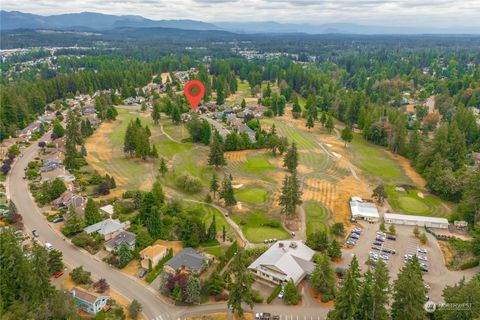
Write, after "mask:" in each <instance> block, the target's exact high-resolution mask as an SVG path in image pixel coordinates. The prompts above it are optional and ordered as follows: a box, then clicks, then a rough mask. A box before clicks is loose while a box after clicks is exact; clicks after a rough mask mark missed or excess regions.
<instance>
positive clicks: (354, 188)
mask: <svg viewBox="0 0 480 320" xmlns="http://www.w3.org/2000/svg"><path fill="white" fill-rule="evenodd" d="M336 188H337V193H336V198H335V199H334V202H333V203H334V205H333V207H334V209H333V210H332V212H333V219H334V222H343V223H344V224H345V225H346V226H349V225H350V223H351V222H350V216H351V212H350V206H349V205H348V202H349V200H350V198H351V197H352V196H359V197H362V198H367V199H368V198H370V196H371V195H372V191H371V190H370V189H369V188H368V187H367V186H366V185H365V184H363V183H361V182H359V181H357V180H356V179H355V178H353V177H352V176H347V177H345V178H343V179H341V180H340V181H339V182H338V183H337V185H336Z"/></svg>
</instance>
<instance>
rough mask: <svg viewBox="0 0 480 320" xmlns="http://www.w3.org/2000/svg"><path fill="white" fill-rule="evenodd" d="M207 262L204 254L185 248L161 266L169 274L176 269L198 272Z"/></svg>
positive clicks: (176, 270)
mask: <svg viewBox="0 0 480 320" xmlns="http://www.w3.org/2000/svg"><path fill="white" fill-rule="evenodd" d="M208 263H209V259H208V258H207V257H206V256H205V255H203V254H201V253H197V252H196V251H195V250H194V249H192V248H185V249H183V250H182V251H180V252H179V253H177V254H176V255H175V256H174V257H173V258H172V259H170V260H168V261H167V262H166V263H165V265H164V266H163V270H164V271H165V272H167V273H171V274H174V273H176V272H178V271H180V272H188V273H194V274H200V273H201V272H202V271H203V270H204V269H205V267H206V266H207V265H208Z"/></svg>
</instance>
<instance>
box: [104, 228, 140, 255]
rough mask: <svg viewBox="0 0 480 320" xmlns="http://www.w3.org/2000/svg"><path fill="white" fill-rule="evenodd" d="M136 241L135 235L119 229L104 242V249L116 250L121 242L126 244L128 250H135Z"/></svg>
mask: <svg viewBox="0 0 480 320" xmlns="http://www.w3.org/2000/svg"><path fill="white" fill-rule="evenodd" d="M136 241H137V236H136V235H135V234H134V233H131V232H128V231H120V233H119V234H117V235H116V236H115V237H113V238H112V239H110V240H108V241H107V242H105V249H107V251H108V252H112V251H117V250H118V249H119V248H120V246H121V245H122V244H124V243H125V244H126V245H127V246H128V248H129V249H130V250H135V243H136Z"/></svg>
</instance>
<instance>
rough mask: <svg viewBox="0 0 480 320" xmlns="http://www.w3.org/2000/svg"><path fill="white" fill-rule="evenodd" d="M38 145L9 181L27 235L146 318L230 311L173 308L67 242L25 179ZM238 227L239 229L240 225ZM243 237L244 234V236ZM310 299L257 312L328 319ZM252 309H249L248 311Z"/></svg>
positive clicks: (300, 318)
mask: <svg viewBox="0 0 480 320" xmlns="http://www.w3.org/2000/svg"><path fill="white" fill-rule="evenodd" d="M38 149H39V148H38V146H37V145H36V144H33V145H32V146H30V147H29V148H27V149H24V150H23V157H19V158H18V160H17V161H16V163H15V164H14V166H13V168H12V171H11V172H10V176H9V177H8V180H7V185H8V191H9V194H10V197H11V200H12V201H13V202H15V204H16V205H17V208H18V210H19V212H20V213H21V214H22V216H23V222H24V225H25V230H26V232H31V230H33V229H36V230H38V232H39V233H40V237H39V241H40V242H41V243H45V242H50V243H51V244H53V246H54V247H55V248H56V249H58V250H60V251H62V253H63V258H64V261H65V263H66V264H67V265H69V266H73V267H76V266H80V265H83V266H84V268H85V269H86V270H87V271H90V272H91V273H92V276H93V277H94V278H95V279H99V278H105V279H107V281H108V282H109V283H110V285H111V287H112V288H113V289H114V290H115V291H117V292H118V293H119V294H121V295H123V296H124V297H125V298H127V299H128V300H130V301H131V300H133V299H136V300H138V301H140V302H141V303H142V305H143V313H144V316H145V318H146V319H152V320H178V319H184V318H185V317H186V316H189V315H203V314H207V313H211V312H226V311H227V310H228V309H227V306H226V304H225V303H219V304H208V305H200V306H195V307H177V306H173V305H171V304H169V303H167V302H165V301H164V300H162V298H161V297H160V295H159V294H158V293H157V292H156V291H155V290H154V289H153V288H151V287H149V286H147V285H144V284H142V283H141V282H140V281H139V280H137V279H136V278H134V277H131V276H129V275H127V274H125V273H123V272H121V271H119V270H117V269H115V268H114V267H110V266H109V265H107V264H106V263H104V262H102V261H100V260H97V258H95V257H94V256H92V255H90V254H89V253H88V252H86V251H84V250H81V249H79V248H78V247H75V246H74V245H73V244H71V243H70V242H69V241H68V239H67V240H65V239H64V238H63V236H62V235H61V234H59V233H58V232H57V231H54V229H53V227H52V226H51V224H50V223H48V222H47V220H46V219H45V217H44V216H43V215H42V213H41V212H40V209H39V208H38V207H37V205H36V203H35V201H34V200H33V198H32V197H31V195H30V193H29V190H28V186H27V181H25V180H23V175H24V168H25V167H26V166H27V164H28V162H29V161H32V160H33V158H34V157H35V156H36V155H37V154H38ZM219 209H220V208H219ZM237 227H238V226H237ZM240 234H242V233H240ZM304 297H305V298H306V300H305V303H304V305H303V306H302V307H289V306H285V305H282V304H279V305H257V306H255V308H254V310H255V312H270V313H272V314H279V315H281V319H282V320H283V319H285V320H297V319H298V320H314V319H316V320H320V319H324V318H325V316H326V314H327V312H328V309H327V308H322V307H319V306H318V305H316V304H315V303H311V302H307V301H310V300H311V298H310V297H308V294H307V293H306V292H304ZM245 309H246V310H249V308H248V307H246V308H245Z"/></svg>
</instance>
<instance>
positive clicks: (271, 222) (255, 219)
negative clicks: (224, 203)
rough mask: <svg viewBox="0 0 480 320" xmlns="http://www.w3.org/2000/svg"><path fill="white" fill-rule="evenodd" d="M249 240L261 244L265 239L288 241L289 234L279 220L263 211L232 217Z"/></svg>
mask: <svg viewBox="0 0 480 320" xmlns="http://www.w3.org/2000/svg"><path fill="white" fill-rule="evenodd" d="M232 219H233V221H235V222H236V223H237V224H238V225H239V226H240V228H241V229H242V231H243V234H244V235H245V236H246V237H247V239H248V240H249V241H251V242H254V243H261V242H263V240H265V239H288V238H289V237H290V236H289V234H288V232H287V231H286V230H285V229H283V227H282V226H281V224H280V221H279V219H272V218H268V217H267V216H266V215H265V213H264V212H263V211H260V210H253V211H251V212H249V213H248V214H244V215H232Z"/></svg>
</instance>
